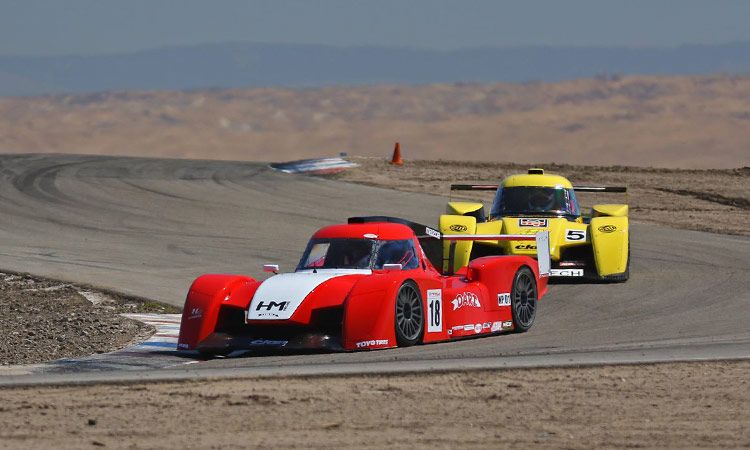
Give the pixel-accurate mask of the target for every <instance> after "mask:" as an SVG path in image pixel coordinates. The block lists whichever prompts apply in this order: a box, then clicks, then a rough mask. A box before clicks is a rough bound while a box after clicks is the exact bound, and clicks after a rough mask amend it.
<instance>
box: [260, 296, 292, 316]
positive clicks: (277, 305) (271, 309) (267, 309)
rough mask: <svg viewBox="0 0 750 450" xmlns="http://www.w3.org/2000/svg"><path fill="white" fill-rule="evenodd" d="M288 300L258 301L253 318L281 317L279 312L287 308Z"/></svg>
mask: <svg viewBox="0 0 750 450" xmlns="http://www.w3.org/2000/svg"><path fill="white" fill-rule="evenodd" d="M289 303H290V302H288V301H283V302H274V301H272V300H271V301H267V302H266V301H263V300H261V301H259V302H258V304H257V305H256V306H255V318H261V317H281V316H280V315H279V314H280V313H281V312H283V311H286V309H287V308H289Z"/></svg>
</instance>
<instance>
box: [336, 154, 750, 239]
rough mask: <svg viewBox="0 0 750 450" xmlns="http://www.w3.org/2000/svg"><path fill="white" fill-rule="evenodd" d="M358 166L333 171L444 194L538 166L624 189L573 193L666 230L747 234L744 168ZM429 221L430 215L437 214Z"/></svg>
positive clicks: (364, 161) (459, 195)
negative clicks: (625, 209)
mask: <svg viewBox="0 0 750 450" xmlns="http://www.w3.org/2000/svg"><path fill="white" fill-rule="evenodd" d="M352 161H354V162H356V163H358V164H360V166H359V167H357V168H354V169H351V170H347V171H345V172H343V173H341V174H338V175H336V178H338V179H340V180H344V181H350V182H355V183H364V184H368V185H373V186H380V187H386V188H390V189H400V190H404V191H410V192H426V193H431V194H436V195H444V196H445V197H446V200H447V199H448V198H449V197H450V196H451V192H450V184H451V183H498V182H499V181H500V180H502V179H503V178H504V177H506V176H508V175H511V174H514V173H523V172H525V171H526V170H527V169H528V168H529V167H542V168H544V169H546V170H547V171H548V172H550V173H558V174H560V175H563V176H565V177H567V178H568V179H570V180H571V182H572V183H573V184H574V185H607V186H622V185H625V186H627V188H628V193H627V195H625V194H592V193H581V194H579V201H580V202H581V204H582V205H584V206H588V207H590V206H591V205H593V204H595V203H628V204H629V205H630V217H631V218H632V219H633V220H637V221H639V222H647V223H656V224H660V225H665V226H668V227H671V228H683V229H688V230H698V231H710V232H715V233H724V234H737V235H750V167H744V168H738V169H728V170H677V169H653V168H639V167H623V166H612V167H596V166H576V165H564V164H563V165H561V164H536V165H533V164H529V165H519V164H503V163H484V162H456V161H423V160H417V161H409V160H407V161H406V164H405V165H404V166H393V165H391V164H389V163H388V161H387V160H386V159H384V158H352ZM493 195H494V193H492V192H468V193H467V192H465V191H464V192H461V191H457V192H454V193H453V194H452V198H453V199H456V200H477V201H479V200H481V201H484V203H485V206H486V209H487V211H489V208H490V206H491V205H492V198H493ZM435 219H436V220H437V214H436V217H435Z"/></svg>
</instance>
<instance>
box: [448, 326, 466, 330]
mask: <svg viewBox="0 0 750 450" xmlns="http://www.w3.org/2000/svg"><path fill="white" fill-rule="evenodd" d="M463 329H464V326H463V325H456V326H455V327H453V328H451V330H453V331H458V330H463Z"/></svg>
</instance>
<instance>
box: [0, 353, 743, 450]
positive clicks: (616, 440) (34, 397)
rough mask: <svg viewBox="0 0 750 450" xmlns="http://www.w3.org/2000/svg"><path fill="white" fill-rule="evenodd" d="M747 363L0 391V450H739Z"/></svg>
mask: <svg viewBox="0 0 750 450" xmlns="http://www.w3.org/2000/svg"><path fill="white" fill-rule="evenodd" d="M748 371H750V362H749V361H740V362H719V363H689V364H686V363H684V364H656V365H642V366H611V367H593V368H563V369H535V370H526V369H518V370H501V371H477V372H452V373H441V374H411V375H373V376H353V377H333V378H330V377H328V378H282V379H245V380H226V381H222V382H218V381H216V380H213V381H195V382H182V383H144V384H128V385H95V386H79V387H45V388H11V389H3V390H2V391H0V398H1V399H2V404H1V405H0V447H3V448H47V447H55V448H87V447H107V448H155V449H157V448H158V449H162V448H163V449H182V448H253V447H261V448H331V447H341V446H345V447H353V448H357V447H367V448H386V447H388V448H391V447H393V448H498V447H502V448H522V449H525V448H625V447H627V448H639V447H640V448H644V447H645V448H703V447H715V448H747V447H750V427H748V426H747V424H748V423H750V407H749V406H748V405H750V381H748V377H747V373H748Z"/></svg>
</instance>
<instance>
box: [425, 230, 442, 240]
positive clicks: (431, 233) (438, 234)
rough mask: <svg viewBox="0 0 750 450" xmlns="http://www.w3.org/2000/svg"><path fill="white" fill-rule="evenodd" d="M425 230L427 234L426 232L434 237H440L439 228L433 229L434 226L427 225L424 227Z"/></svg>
mask: <svg viewBox="0 0 750 450" xmlns="http://www.w3.org/2000/svg"><path fill="white" fill-rule="evenodd" d="M424 232H425V234H426V235H427V236H432V237H434V238H435V239H440V232H439V231H437V230H433V229H432V228H430V227H425V228H424Z"/></svg>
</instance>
